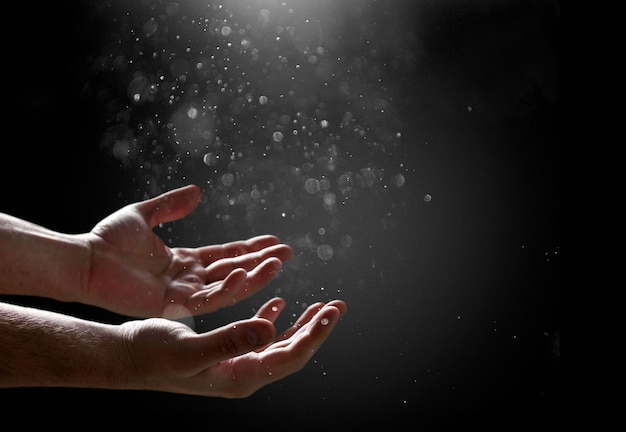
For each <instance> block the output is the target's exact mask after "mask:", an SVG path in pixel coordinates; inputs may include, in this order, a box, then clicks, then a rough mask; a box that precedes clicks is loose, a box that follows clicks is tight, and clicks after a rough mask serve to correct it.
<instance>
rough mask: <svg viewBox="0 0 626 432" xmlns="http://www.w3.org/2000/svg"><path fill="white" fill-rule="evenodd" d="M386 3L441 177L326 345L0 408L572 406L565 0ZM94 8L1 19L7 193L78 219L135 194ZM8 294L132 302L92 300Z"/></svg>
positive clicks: (52, 216)
mask: <svg viewBox="0 0 626 432" xmlns="http://www.w3.org/2000/svg"><path fill="white" fill-rule="evenodd" d="M388 3H389V4H390V6H389V7H400V6H398V5H400V4H402V7H405V8H406V11H407V12H406V13H407V16H409V17H410V19H409V21H411V22H413V23H414V26H415V27H414V28H407V31H414V32H416V34H417V35H418V36H419V39H420V41H421V45H420V47H419V49H420V51H421V54H420V57H419V60H418V64H417V67H416V69H415V71H414V73H415V76H399V79H403V80H405V82H403V83H401V84H402V87H404V91H405V92H406V94H407V95H408V96H407V98H406V99H405V103H406V104H407V106H405V107H401V108H402V113H403V114H402V116H403V117H404V118H403V122H404V123H405V124H409V125H413V126H412V127H409V128H407V129H408V130H406V131H405V132H404V134H405V136H407V137H408V138H407V140H409V141H412V142H415V143H417V144H416V145H414V146H411V147H410V148H409V149H408V150H407V156H406V157H407V164H411V165H412V166H413V167H414V168H415V170H414V175H413V177H411V179H410V180H411V184H412V185H417V186H414V187H415V196H416V197H418V198H421V197H422V196H423V195H424V194H425V193H430V194H431V195H432V196H433V201H432V202H430V203H425V202H424V201H423V200H421V199H416V200H414V201H413V202H412V203H411V204H410V205H408V206H407V207H406V208H405V209H404V211H403V212H401V213H397V215H396V216H394V225H395V228H396V229H395V230H394V231H393V232H391V233H390V234H389V235H388V236H387V237H385V238H381V239H379V240H378V243H377V247H379V248H386V249H388V250H390V251H395V253H390V254H388V256H386V257H385V258H383V259H382V260H381V261H382V262H379V263H377V266H378V267H379V268H384V269H388V270H389V272H388V273H389V275H391V276H387V278H386V280H384V281H383V282H381V285H380V286H379V287H376V288H373V289H371V290H368V291H367V292H363V291H359V290H354V291H351V290H347V289H346V290H345V293H344V295H343V296H342V298H344V299H345V300H346V301H347V302H348V305H349V312H348V314H347V315H346V317H345V318H344V320H343V322H342V323H341V324H340V325H339V326H338V327H337V329H336V330H335V333H333V336H332V338H331V339H330V340H329V341H328V342H327V344H326V345H325V346H324V347H323V348H322V350H321V351H320V352H319V353H318V354H317V356H316V358H315V362H312V363H311V364H310V365H309V366H307V368H305V369H304V370H303V371H302V372H300V373H298V374H296V375H294V376H291V377H289V378H287V379H285V380H283V381H281V382H279V383H276V384H273V385H270V386H268V387H266V388H264V389H262V390H260V391H259V392H258V393H257V394H255V395H254V396H253V397H251V398H249V399H246V400H241V401H230V400H221V399H211V398H208V399H207V398H198V397H191V396H182V395H169V394H159V393H152V392H123V391H102V390H76V389H71V390H64V389H45V390H44V389H5V390H2V391H1V392H0V395H1V396H2V400H3V406H2V408H1V409H2V410H7V411H11V410H15V409H19V408H25V409H34V408H35V407H36V409H41V408H42V407H45V408H58V409H71V410H76V409H94V408H100V409H106V410H109V411H112V410H118V409H129V410H136V409H158V410H171V411H172V412H174V411H179V410H194V411H195V410H198V411H200V412H202V411H206V412H208V413H216V412H218V413H221V414H222V415H229V416H231V418H232V416H233V414H235V415H240V416H241V417H248V416H250V417H254V418H257V417H255V416H258V418H263V417H261V416H262V413H265V414H266V415H267V416H268V418H274V417H278V416H279V415H291V414H293V415H294V417H293V419H296V420H297V419H300V420H302V419H305V418H307V417H306V415H308V414H315V415H320V416H326V417H330V418H335V419H338V418H343V419H351V418H357V417H364V416H365V417H367V416H373V415H374V414H376V415H378V414H381V415H382V416H383V417H381V418H396V419H397V418H406V417H413V416H414V415H415V413H418V412H423V411H432V410H434V411H458V410H466V409H467V410H481V411H482V410H484V411H491V410H556V409H559V408H560V403H561V402H560V398H561V396H560V286H561V278H562V269H563V266H564V256H565V254H566V253H567V250H566V249H565V247H564V246H565V245H564V239H565V233H566V230H565V221H564V216H563V214H562V208H561V206H562V204H561V193H562V192H561V187H562V186H561V182H562V176H563V172H562V156H561V149H560V84H559V77H560V71H559V66H560V10H559V5H558V2H550V1H509V2H496V1H479V2H470V1H445V2H437V1H424V2H404V3H406V4H404V3H403V2H388ZM392 4H393V6H391V5H392ZM407 4H408V5H407ZM87 8H88V6H87V5H85V4H82V3H76V2H75V3H72V2H66V3H63V4H54V5H53V4H47V3H46V4H38V5H37V6H36V7H34V9H33V10H31V8H30V7H26V5H25V6H24V7H22V6H20V5H18V4H15V3H12V4H11V6H10V7H9V8H8V10H7V12H6V13H5V21H6V20H8V21H17V22H19V27H18V28H17V30H8V28H7V27H6V26H4V28H3V30H2V32H3V40H5V41H6V42H7V47H5V49H4V50H3V52H2V53H1V55H2V56H3V61H2V80H3V91H2V94H3V96H4V97H3V104H4V105H5V109H4V122H3V129H4V134H3V143H2V144H1V146H2V150H1V153H0V162H1V163H2V170H1V174H0V185H1V192H0V194H1V195H0V196H1V198H2V199H1V200H0V210H1V211H3V212H6V213H11V214H13V215H16V216H19V217H22V218H25V219H28V220H30V221H33V222H36V223H39V224H42V225H45V226H47V227H49V228H53V229H57V230H60V231H65V232H83V231H87V230H89V229H90V228H91V227H92V226H93V224H95V223H96V222H97V221H98V220H99V219H101V218H102V217H104V216H105V215H106V214H108V213H110V212H111V211H113V210H114V209H116V208H118V207H119V206H120V205H122V204H124V203H126V202H128V201H129V199H130V195H129V191H128V190H127V189H125V185H127V184H128V182H129V181H130V180H132V173H131V172H129V171H126V170H124V169H122V168H121V167H119V166H118V164H117V163H116V161H115V160H113V159H112V158H110V157H108V156H107V155H103V154H102V150H101V149H100V148H99V146H98V140H99V138H100V136H101V134H102V130H103V122H104V120H103V118H102V116H101V112H100V111H101V110H100V109H99V108H100V107H98V106H97V105H96V104H95V103H94V102H93V101H92V100H91V99H89V98H86V97H85V96H84V87H83V86H84V83H85V80H86V79H87V77H88V76H89V74H90V73H91V72H90V71H91V70H90V68H91V63H90V61H91V60H92V57H90V55H91V54H90V53H94V52H96V51H97V49H98V41H99V38H98V32H99V31H103V29H101V28H98V26H97V25H95V24H93V23H90V22H88V21H85V19H84V17H85V15H87V14H86V12H85V11H86V10H87ZM411 101H412V102H413V103H412V104H411V105H410V106H409V102H411ZM467 107H472V109H471V110H469V109H468V108H467ZM407 187H409V186H407ZM383 255H384V254H383ZM398 255H401V256H402V257H403V259H402V261H398V260H397V256H398ZM8 300H11V301H17V302H22V303H28V304H34V305H37V306H42V307H47V308H52V309H56V310H61V311H65V312H68V313H73V314H76V315H79V316H84V317H86V318H91V319H103V320H109V321H115V320H118V319H120V318H119V317H116V316H114V315H110V314H108V313H107V312H105V311H100V310H98V309H95V308H86V307H82V306H79V305H64V304H57V303H53V302H48V301H45V300H40V299H23V298H8ZM237 313H239V316H241V314H242V313H241V312H240V311H238V312H237ZM245 314H247V311H244V312H243V315H245ZM242 413H247V414H246V415H243V414H242ZM387 414H391V416H390V417H385V415H387ZM233 421H235V420H234V419H233Z"/></svg>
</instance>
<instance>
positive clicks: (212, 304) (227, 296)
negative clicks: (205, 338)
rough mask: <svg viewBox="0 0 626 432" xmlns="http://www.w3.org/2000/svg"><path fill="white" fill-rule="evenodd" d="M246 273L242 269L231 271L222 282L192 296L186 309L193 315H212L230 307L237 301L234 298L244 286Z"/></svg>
mask: <svg viewBox="0 0 626 432" xmlns="http://www.w3.org/2000/svg"><path fill="white" fill-rule="evenodd" d="M247 277H248V273H247V272H246V271H245V270H243V269H236V270H233V271H232V272H231V273H230V274H229V275H228V276H227V277H226V279H224V281H223V282H217V283H214V284H211V285H209V286H208V287H207V288H205V289H203V290H200V291H197V292H196V293H194V294H192V295H191V296H190V297H189V299H188V300H187V303H186V307H187V309H188V310H190V311H191V313H192V314H193V315H200V314H206V313H212V312H215V311H217V310H218V309H220V308H222V307H225V306H228V305H231V304H233V303H235V302H236V301H237V300H236V299H235V296H237V294H238V293H239V292H240V291H241V289H242V288H243V287H244V286H245V283H246V280H247Z"/></svg>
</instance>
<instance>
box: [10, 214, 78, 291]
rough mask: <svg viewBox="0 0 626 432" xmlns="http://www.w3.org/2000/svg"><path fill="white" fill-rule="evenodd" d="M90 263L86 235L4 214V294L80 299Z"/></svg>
mask: <svg viewBox="0 0 626 432" xmlns="http://www.w3.org/2000/svg"><path fill="white" fill-rule="evenodd" d="M88 266H89V247H88V245H87V242H86V241H84V240H83V237H82V236H80V235H69V234H63V233H58V232H55V231H52V230H49V229H46V228H43V227H41V226H38V225H35V224H32V223H30V222H26V221H23V220H21V219H18V218H15V217H12V216H9V215H5V214H3V213H0V294H18V295H33V296H42V297H49V298H54V299H56V300H61V301H79V300H80V297H81V291H82V289H83V287H84V286H85V284H86V280H85V279H86V277H87V276H86V275H88Z"/></svg>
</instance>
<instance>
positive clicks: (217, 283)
mask: <svg viewBox="0 0 626 432" xmlns="http://www.w3.org/2000/svg"><path fill="white" fill-rule="evenodd" d="M199 198H200V191H199V189H198V188H197V187H195V186H188V187H185V188H181V189H177V190H174V191H171V192H168V193H166V194H163V195H161V196H159V197H156V198H154V199H151V200H146V201H143V202H139V203H134V204H131V205H129V206H126V207H124V208H122V209H120V210H118V211H117V212H115V213H113V214H111V215H110V216H108V217H107V218H105V219H104V220H103V221H101V222H100V223H99V224H97V225H96V227H95V228H94V229H93V230H92V231H91V232H90V233H88V234H81V235H67V234H61V233H57V232H54V231H51V230H47V229H45V228H42V227H39V226H37V225H34V224H30V223H28V222H25V221H22V220H20V219H17V218H14V217H11V216H8V215H3V214H0V293H3V294H20V295H36V296H47V297H50V298H54V299H57V300H61V301H74V302H82V303H86V304H91V305H96V306H99V307H103V308H106V309H108V310H111V311H114V312H118V313H122V314H126V315H131V316H141V317H159V318H148V319H144V320H132V321H128V322H126V323H124V324H122V325H109V324H102V323H97V322H93V321H88V320H84V319H78V318H75V317H71V316H67V315H62V314H57V313H53V312H48V311H43V310H39V309H33V308H27V307H22V306H15V305H11V304H7V303H0V347H2V352H3V355H2V357H1V358H0V386H1V387H20V386H64V387H93V388H113V389H145V390H157V391H166V392H175V393H186V394H195V395H205V396H220V397H245V396H248V395H250V394H252V393H253V392H254V391H256V390H257V389H259V388H260V387H263V386H264V385H266V384H268V383H270V382H273V381H276V380H278V379H281V378H283V377H285V376H287V375H289V374H291V373H294V372H296V371H298V370H300V369H301V368H302V367H303V366H304V365H305V364H306V363H307V362H308V360H309V359H310V358H311V357H312V356H313V354H314V353H315V352H316V351H317V349H318V348H319V347H320V346H321V344H322V343H323V342H324V341H325V340H326V338H327V337H328V336H329V334H330V332H331V330H332V329H333V327H334V326H335V324H336V323H337V322H338V321H339V319H340V317H341V316H342V315H343V314H344V313H345V311H346V305H345V303H344V302H342V301H339V300H336V301H331V302H329V303H327V304H323V303H316V304H314V305H312V306H310V307H309V308H308V309H307V310H306V311H305V312H304V313H303V314H302V316H301V317H300V318H299V320H298V321H297V322H296V323H295V324H294V325H293V326H292V327H291V328H289V329H288V330H286V331H285V332H284V333H283V334H281V335H280V336H279V337H276V329H275V327H274V325H273V323H274V321H275V320H276V318H277V317H278V315H279V314H280V312H281V311H282V310H283V308H284V307H285V302H284V300H282V299H280V298H275V299H272V300H270V301H268V302H267V303H266V304H265V305H263V306H262V307H261V308H260V309H259V311H258V312H257V314H256V315H255V316H254V317H252V318H250V319H246V320H242V321H238V322H236V323H232V324H229V325H226V326H223V327H220V328H217V329H214V330H212V331H209V332H207V333H202V334H198V333H196V332H195V331H194V330H192V329H191V328H189V327H188V326H186V325H185V324H182V323H180V322H177V321H171V320H169V319H164V318H161V317H165V318H181V317H183V316H185V315H186V314H189V313H191V314H203V313H208V312H213V311H215V310H217V309H219V308H221V307H224V306H227V305H230V304H233V303H235V302H237V301H240V300H242V299H244V298H247V297H249V296H250V295H252V294H254V293H256V292H258V291H259V290H260V289H261V288H263V287H264V286H265V285H266V284H267V283H268V282H269V281H270V280H271V279H272V277H273V276H274V275H275V274H276V273H277V272H278V270H279V269H280V267H281V265H282V262H284V261H285V260H287V259H289V258H290V257H291V256H292V251H291V249H290V248H289V247H288V246H286V245H283V244H280V242H279V240H278V239H277V238H276V237H273V236H262V237H256V238H253V239H250V240H247V241H241V242H233V243H228V244H225V245H218V246H205V247H199V248H195V249H189V248H169V247H167V246H165V244H164V243H163V242H162V241H161V239H159V238H158V236H156V235H155V234H154V233H153V231H152V229H153V228H154V227H156V226H157V225H159V224H162V223H167V222H171V221H174V220H177V219H180V218H182V217H185V216H186V215H188V214H189V213H190V212H191V211H193V210H194V209H195V208H196V206H197V204H198V202H199ZM59 347H63V348H62V349H59Z"/></svg>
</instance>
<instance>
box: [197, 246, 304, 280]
mask: <svg viewBox="0 0 626 432" xmlns="http://www.w3.org/2000/svg"><path fill="white" fill-rule="evenodd" d="M292 256H293V250H292V249H291V247H289V246H287V245H284V244H279V245H275V246H270V247H267V248H265V249H262V250H260V251H258V252H250V253H246V254H245V255H241V256H238V257H234V258H223V259H220V260H218V261H215V262H214V263H212V264H210V265H209V266H208V267H207V275H209V276H210V277H211V278H212V279H213V280H218V279H223V278H224V277H226V275H228V274H229V273H230V272H232V271H233V270H234V269H236V268H242V269H245V270H247V271H250V270H253V269H254V268H256V267H257V266H259V264H261V263H264V262H265V261H267V260H268V259H271V258H275V259H277V260H279V261H281V262H285V261H287V260H289V259H290V258H291V257H292Z"/></svg>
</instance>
